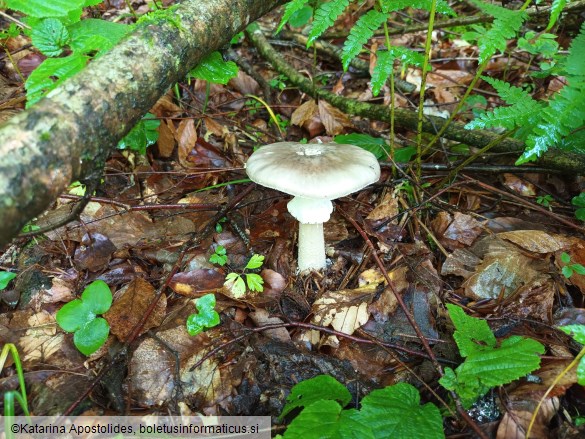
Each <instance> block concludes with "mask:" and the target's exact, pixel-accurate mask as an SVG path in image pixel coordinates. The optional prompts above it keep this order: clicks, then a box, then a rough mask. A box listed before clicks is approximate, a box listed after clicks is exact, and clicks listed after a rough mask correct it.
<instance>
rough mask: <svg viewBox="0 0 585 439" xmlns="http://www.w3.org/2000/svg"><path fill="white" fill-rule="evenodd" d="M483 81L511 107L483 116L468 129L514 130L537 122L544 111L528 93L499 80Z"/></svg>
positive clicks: (469, 124)
mask: <svg viewBox="0 0 585 439" xmlns="http://www.w3.org/2000/svg"><path fill="white" fill-rule="evenodd" d="M483 79H484V80H485V81H486V82H487V83H489V84H490V85H491V86H492V87H494V88H495V89H496V91H497V92H498V95H499V96H500V98H501V99H502V100H504V102H506V103H507V104H508V105H510V106H509V107H498V108H495V109H494V110H493V111H491V112H489V113H484V114H481V115H480V116H478V117H477V118H476V119H475V120H473V121H471V122H469V123H468V124H467V125H465V128H466V129H468V130H473V129H476V128H494V127H504V128H506V129H507V130H512V129H514V128H516V127H521V126H523V125H527V124H532V123H534V122H535V121H536V119H537V118H538V116H539V115H540V112H541V111H542V105H541V104H540V103H539V102H537V101H535V100H534V99H532V97H531V96H530V95H529V94H528V92H527V91H525V90H522V89H521V88H520V87H514V86H512V85H510V84H508V83H507V82H505V81H500V80H499V79H493V78H489V77H483Z"/></svg>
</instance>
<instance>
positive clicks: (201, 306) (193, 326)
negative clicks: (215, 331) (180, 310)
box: [186, 294, 220, 336]
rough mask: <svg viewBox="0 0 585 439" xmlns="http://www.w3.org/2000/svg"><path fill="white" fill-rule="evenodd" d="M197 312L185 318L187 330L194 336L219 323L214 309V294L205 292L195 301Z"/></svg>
mask: <svg viewBox="0 0 585 439" xmlns="http://www.w3.org/2000/svg"><path fill="white" fill-rule="evenodd" d="M195 308H197V311H198V312H197V313H195V314H191V315H190V316H189V317H188V318H187V323H186V325H187V332H188V333H189V335H192V336H195V335H197V334H199V333H200V332H203V331H205V330H206V329H209V328H213V327H214V326H217V325H219V322H220V320H219V314H218V313H217V311H215V295H213V294H206V295H205V296H201V297H200V298H199V299H197V302H196V303H195Z"/></svg>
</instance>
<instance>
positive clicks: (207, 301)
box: [195, 293, 215, 311]
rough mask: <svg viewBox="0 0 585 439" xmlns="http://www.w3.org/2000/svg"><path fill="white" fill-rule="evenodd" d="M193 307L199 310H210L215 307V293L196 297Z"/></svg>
mask: <svg viewBox="0 0 585 439" xmlns="http://www.w3.org/2000/svg"><path fill="white" fill-rule="evenodd" d="M195 307H196V308H197V309H198V310H199V311H203V310H210V309H214V308H215V294H211V293H210V294H206V295H204V296H201V297H200V298H199V299H197V302H196V303H195Z"/></svg>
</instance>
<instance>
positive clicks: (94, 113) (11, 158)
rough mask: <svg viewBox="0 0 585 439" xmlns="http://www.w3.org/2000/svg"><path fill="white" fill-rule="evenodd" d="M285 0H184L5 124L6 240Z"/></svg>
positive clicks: (1, 220)
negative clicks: (207, 60) (203, 64)
mask: <svg viewBox="0 0 585 439" xmlns="http://www.w3.org/2000/svg"><path fill="white" fill-rule="evenodd" d="M280 3H282V0H186V1H185V2H183V3H181V4H180V5H179V6H178V7H177V9H176V10H175V13H174V14H173V16H172V19H157V20H146V21H145V22H143V23H141V24H139V25H138V26H137V28H136V30H135V31H134V32H132V33H131V34H130V35H129V36H128V37H126V38H125V39H124V40H123V41H121V42H120V44H118V45H117V46H116V47H114V48H113V49H112V50H111V51H109V52H108V53H107V54H105V55H103V56H102V57H100V58H98V59H96V60H95V61H92V62H91V63H90V64H89V65H88V66H87V67H86V68H85V69H84V70H83V71H82V72H80V73H79V74H77V75H76V76H74V77H72V78H70V79H69V80H67V81H65V82H64V83H63V84H61V85H60V86H59V87H57V88H56V89H55V90H53V91H51V92H50V93H49V94H48V95H47V96H46V97H45V98H43V99H42V100H41V101H39V102H38V103H37V104H35V105H33V106H32V107H31V108H29V109H28V110H26V111H24V112H22V113H20V114H18V115H17V116H15V117H13V118H12V119H10V120H8V121H7V122H6V123H5V124H3V125H1V126H0V157H1V158H2V159H1V160H0V246H1V245H4V244H6V243H8V242H9V241H10V240H11V239H12V238H13V237H14V236H16V234H17V233H18V232H19V231H20V230H21V229H22V227H23V226H24V225H25V224H26V223H27V222H28V221H30V220H31V219H33V218H34V217H35V216H37V215H39V214H40V213H42V212H43V211H44V210H46V209H47V208H48V207H49V206H50V204H51V202H53V201H54V200H55V199H56V198H57V196H58V195H59V194H60V193H62V192H63V191H64V190H65V189H66V188H67V186H68V185H69V184H70V183H71V182H72V181H75V180H82V179H85V178H87V177H89V176H91V175H92V171H94V168H95V165H96V163H99V162H102V161H103V160H104V159H105V158H106V157H107V155H108V153H109V151H110V150H111V148H113V147H114V146H115V145H117V143H118V141H119V140H120V139H121V138H123V137H124V136H125V135H126V134H127V133H128V131H130V129H131V128H132V127H133V126H134V125H135V124H136V122H137V121H138V120H139V119H140V118H141V117H142V116H143V115H144V114H145V113H146V112H147V111H148V110H149V109H150V108H151V107H152V106H153V105H154V103H155V102H156V101H157V100H158V98H159V97H160V96H162V95H163V94H164V93H165V92H166V91H167V90H168V89H169V87H171V86H172V85H173V84H174V83H176V82H177V81H179V80H181V79H182V78H184V77H185V75H186V74H187V73H188V72H189V70H191V69H192V68H193V67H194V66H195V65H197V64H198V63H199V62H200V61H201V60H202V58H203V57H204V56H205V55H207V54H208V53H210V52H212V51H214V50H217V49H219V48H221V47H222V46H224V45H226V44H227V43H228V42H229V40H230V38H231V37H232V36H233V35H235V34H236V33H237V32H239V31H241V30H243V29H244V28H245V27H246V26H247V25H248V24H249V23H250V22H252V21H254V20H256V19H257V18H259V17H261V16H262V15H264V14H266V13H267V12H269V11H270V10H271V9H273V8H274V7H276V6H278V5H279V4H280Z"/></svg>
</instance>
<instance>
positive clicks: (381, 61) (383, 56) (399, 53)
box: [372, 47, 424, 96]
mask: <svg viewBox="0 0 585 439" xmlns="http://www.w3.org/2000/svg"><path fill="white" fill-rule="evenodd" d="M376 56H377V57H378V60H377V62H376V65H375V66H374V71H373V72H372V93H373V94H374V96H377V95H378V93H380V90H381V89H382V87H384V84H386V81H387V80H388V78H389V77H390V75H392V74H394V61H395V60H397V59H398V60H399V61H400V62H401V63H402V65H403V66H408V65H414V66H418V67H422V65H423V63H424V56H423V55H421V54H420V53H418V52H414V51H413V50H410V49H407V48H406V47H390V49H389V50H378V51H377V52H376Z"/></svg>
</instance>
